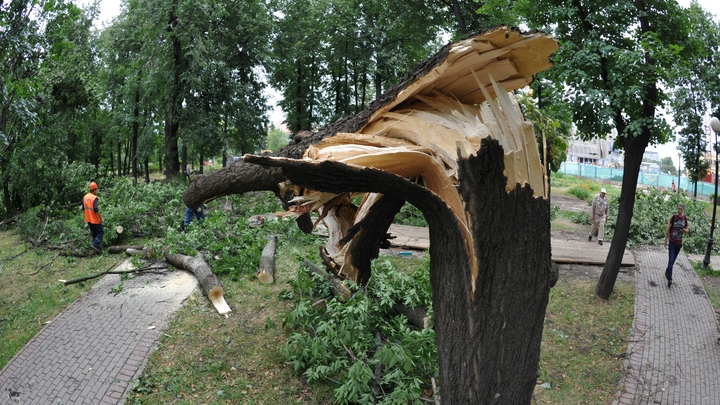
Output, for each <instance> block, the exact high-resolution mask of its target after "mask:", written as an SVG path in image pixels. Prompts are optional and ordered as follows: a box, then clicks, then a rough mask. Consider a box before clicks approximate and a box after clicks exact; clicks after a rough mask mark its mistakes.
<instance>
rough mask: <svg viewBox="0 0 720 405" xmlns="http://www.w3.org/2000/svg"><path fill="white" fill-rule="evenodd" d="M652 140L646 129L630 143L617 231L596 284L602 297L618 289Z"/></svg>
mask: <svg viewBox="0 0 720 405" xmlns="http://www.w3.org/2000/svg"><path fill="white" fill-rule="evenodd" d="M649 139H650V133H649V131H645V132H644V133H643V134H642V135H640V136H637V137H635V138H632V139H630V140H628V141H627V143H626V147H625V160H624V171H623V181H622V189H621V192H620V202H619V207H618V214H617V220H616V221H615V233H614V234H613V238H612V242H611V243H610V250H609V251H608V256H607V260H606V261H605V266H603V271H602V273H601V274H600V279H599V280H598V283H597V286H596V287H595V292H596V293H597V295H598V297H600V298H602V299H608V298H610V294H612V292H613V289H614V288H615V281H616V280H617V275H618V272H619V271H620V266H621V264H622V257H623V255H624V254H625V246H626V245H627V241H628V238H629V237H630V224H631V222H632V216H633V210H634V209H635V192H636V191H637V180H638V177H639V176H640V165H641V164H642V158H643V154H644V153H645V148H646V147H647V144H648V140H649Z"/></svg>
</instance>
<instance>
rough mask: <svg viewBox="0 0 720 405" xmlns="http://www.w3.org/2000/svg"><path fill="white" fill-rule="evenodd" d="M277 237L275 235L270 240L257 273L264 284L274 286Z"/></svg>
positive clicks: (261, 257) (264, 249)
mask: <svg viewBox="0 0 720 405" xmlns="http://www.w3.org/2000/svg"><path fill="white" fill-rule="evenodd" d="M276 242H277V236H275V235H273V236H271V237H270V238H269V240H268V243H267V244H266V245H265V247H264V248H263V251H262V255H261V256H260V268H259V269H258V272H257V278H258V280H260V282H261V283H263V284H272V283H274V282H275V245H276Z"/></svg>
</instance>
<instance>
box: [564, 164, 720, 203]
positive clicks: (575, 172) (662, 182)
mask: <svg viewBox="0 0 720 405" xmlns="http://www.w3.org/2000/svg"><path fill="white" fill-rule="evenodd" d="M558 172H559V173H562V174H569V175H571V176H579V177H587V178H590V179H597V180H613V181H619V182H622V177H623V169H613V168H610V167H598V166H590V165H584V164H579V163H571V162H563V164H561V165H560V170H559V171H558ZM673 180H674V181H675V183H676V184H677V186H678V187H680V188H683V189H685V190H688V191H692V190H693V187H694V184H693V183H692V182H690V181H689V180H688V179H687V178H685V177H681V178H680V180H679V181H678V176H671V175H669V174H658V173H645V172H640V175H639V176H638V184H640V185H646V186H655V187H663V188H668V189H669V188H671V187H672V182H673ZM697 192H698V194H702V195H706V196H709V195H712V194H714V193H715V184H712V183H706V182H704V181H700V182H698V191H697Z"/></svg>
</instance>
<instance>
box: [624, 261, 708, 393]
mask: <svg viewBox="0 0 720 405" xmlns="http://www.w3.org/2000/svg"><path fill="white" fill-rule="evenodd" d="M633 253H634V255H635V261H636V264H637V271H636V275H635V291H636V298H635V320H634V323H633V331H634V333H633V337H632V338H631V343H630V346H629V348H628V353H629V354H630V357H629V359H628V360H627V361H626V364H625V366H626V374H625V381H624V391H623V392H622V393H621V395H620V397H619V399H618V400H617V401H616V403H617V404H619V405H629V404H663V405H665V404H673V405H683V404H687V405H701V404H708V405H717V404H720V346H718V345H717V344H716V340H717V338H718V336H719V335H718V329H717V321H716V317H715V313H714V311H713V308H712V304H711V303H710V302H709V299H708V297H707V295H706V293H705V290H704V288H703V286H702V283H701V282H700V279H699V278H698V276H697V274H696V273H695V271H693V269H692V267H691V265H690V262H689V261H688V259H687V256H685V254H684V253H683V254H681V255H680V256H679V257H678V259H677V261H676V262H675V267H674V270H673V285H672V287H671V288H668V287H667V281H666V279H665V268H666V267H667V260H668V255H667V250H665V249H663V248H655V247H643V248H639V249H637V250H635V251H634V252H633Z"/></svg>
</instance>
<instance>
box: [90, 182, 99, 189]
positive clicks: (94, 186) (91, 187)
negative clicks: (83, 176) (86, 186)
mask: <svg viewBox="0 0 720 405" xmlns="http://www.w3.org/2000/svg"><path fill="white" fill-rule="evenodd" d="M97 188H98V186H97V183H95V182H94V181H93V182H92V183H90V190H97Z"/></svg>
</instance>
